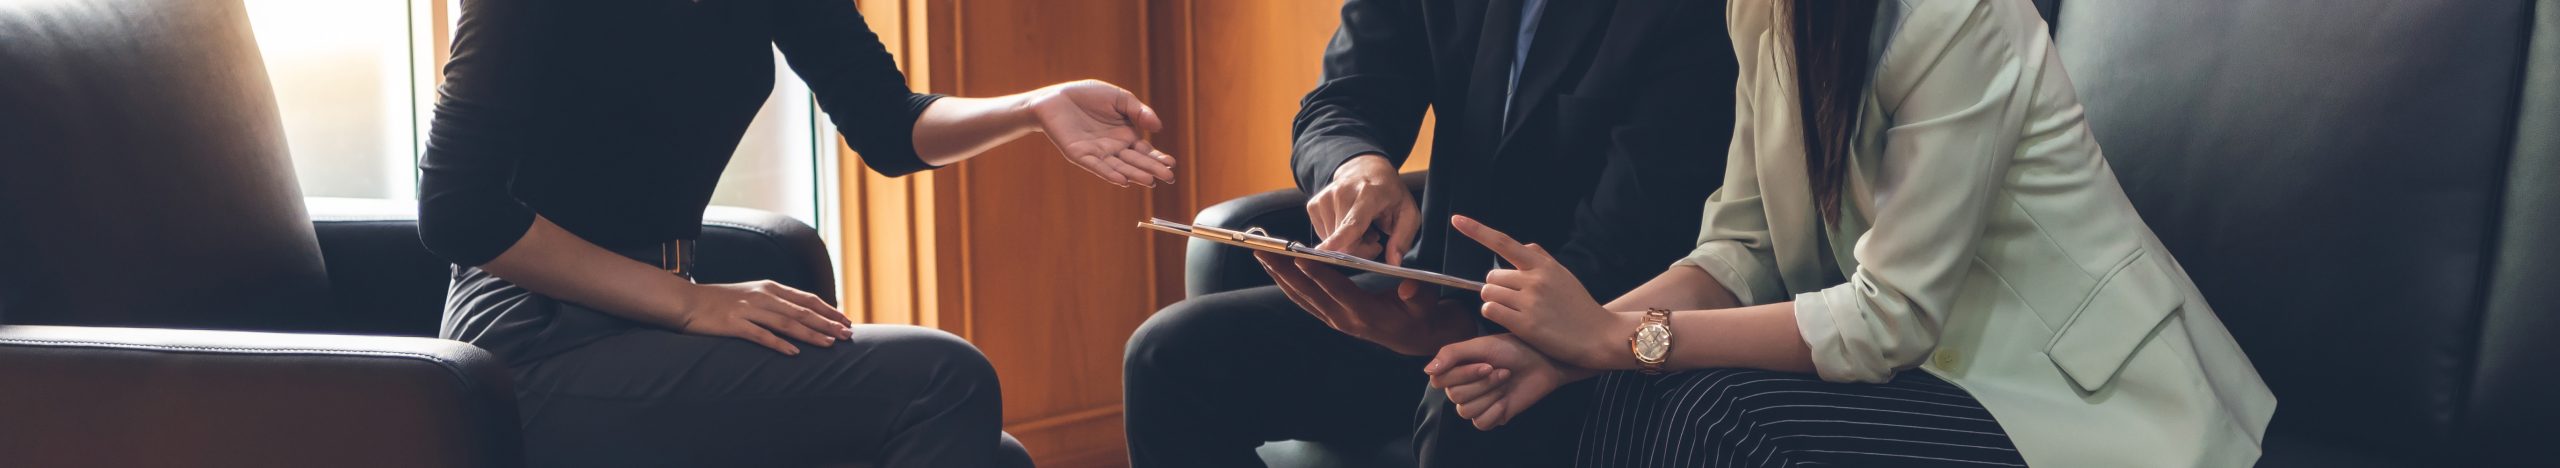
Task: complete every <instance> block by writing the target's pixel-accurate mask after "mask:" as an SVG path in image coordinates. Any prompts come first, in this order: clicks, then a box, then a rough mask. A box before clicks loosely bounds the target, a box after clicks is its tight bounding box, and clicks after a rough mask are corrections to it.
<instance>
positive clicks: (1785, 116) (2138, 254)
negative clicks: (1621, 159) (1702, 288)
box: [1679, 0, 2276, 467]
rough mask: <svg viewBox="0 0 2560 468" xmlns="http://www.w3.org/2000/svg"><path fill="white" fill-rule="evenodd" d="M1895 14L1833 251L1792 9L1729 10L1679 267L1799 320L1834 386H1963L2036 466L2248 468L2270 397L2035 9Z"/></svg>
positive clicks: (1953, 8)
mask: <svg viewBox="0 0 2560 468" xmlns="http://www.w3.org/2000/svg"><path fill="white" fill-rule="evenodd" d="M1849 1H1866V0H1849ZM1880 1H1883V2H1884V3H1885V5H1884V8H1883V12H1882V13H1881V14H1880V15H1878V16H1879V18H1878V24H1877V25H1876V30H1875V31H1876V37H1877V38H1878V42H1877V45H1878V46H1879V47H1876V48H1873V49H1871V55H1872V56H1873V57H1874V65H1873V68H1872V70H1873V73H1872V76H1873V82H1872V83H1870V85H1869V88H1868V92H1867V101H1866V102H1865V105H1864V106H1863V107H1864V109H1863V112H1864V116H1863V117H1862V119H1861V121H1860V122H1859V128H1858V131H1857V132H1856V138H1858V141H1856V142H1855V144H1853V146H1852V149H1853V153H1852V155H1851V157H1850V159H1851V162H1850V168H1849V177H1848V179H1849V183H1848V186H1847V187H1846V188H1845V190H1846V191H1845V192H1844V193H1843V196H1842V197H1841V198H1842V200H1843V204H1844V205H1845V206H1843V207H1842V210H1841V211H1842V219H1841V221H1840V223H1839V225H1838V226H1836V227H1835V228H1834V229H1832V230H1830V231H1827V232H1829V233H1830V235H1829V236H1828V238H1829V239H1831V240H1832V241H1833V242H1831V243H1830V244H1827V245H1826V244H1824V243H1822V242H1821V241H1819V240H1818V239H1819V238H1818V237H1817V231H1816V230H1817V229H1826V228H1825V226H1824V223H1823V222H1822V221H1821V217H1820V215H1819V214H1818V211H1816V210H1815V208H1814V205H1813V195H1812V189H1811V187H1810V185H1809V184H1808V182H1807V177H1806V175H1805V163H1804V158H1805V155H1804V146H1803V141H1802V139H1803V136H1802V135H1803V133H1802V130H1801V127H1800V123H1799V121H1798V113H1797V104H1796V103H1797V100H1796V90H1795V79H1794V73H1795V72H1794V64H1793V62H1794V54H1793V52H1792V51H1791V49H1790V47H1792V45H1791V42H1792V41H1791V40H1790V39H1789V34H1790V28H1789V27H1788V26H1787V25H1788V24H1789V23H1787V22H1786V21H1787V20H1786V17H1785V16H1784V15H1785V11H1784V7H1783V4H1784V3H1786V0H1734V1H1733V2H1731V3H1730V6H1729V7H1728V8H1729V10H1728V11H1727V21H1728V22H1729V26H1730V30H1731V31H1732V34H1733V47H1734V54H1735V57H1736V58H1737V59H1738V60H1739V61H1740V63H1741V76H1740V78H1739V85H1738V87H1737V89H1736V93H1737V96H1735V98H1736V99H1735V101H1736V106H1735V113H1736V115H1735V118H1734V121H1735V126H1734V132H1733V141H1732V147H1731V149H1730V150H1729V151H1728V156H1727V157H1728V161H1727V162H1726V172H1725V180H1724V186H1723V189H1722V190H1718V191H1717V192H1716V193H1715V194H1714V195H1713V196H1711V197H1709V198H1708V200H1707V204H1706V214H1705V227H1704V228H1703V230H1702V232H1701V233H1700V235H1699V240H1698V247H1697V249H1696V250H1695V251H1694V252H1692V253H1691V254H1690V255H1689V256H1688V257H1687V258H1685V259H1683V260H1682V261H1681V262H1680V263H1679V265H1681V266H1687V267H1695V268H1699V269H1702V270H1705V271H1706V272H1707V273H1708V274H1709V275H1712V276H1714V277H1715V278H1716V280H1717V281H1719V282H1721V283H1723V284H1724V285H1725V286H1726V287H1728V288H1730V289H1732V290H1733V294H1734V295H1735V296H1736V297H1739V298H1741V299H1742V300H1743V302H1745V303H1750V304H1764V303H1772V302H1782V301H1788V300H1793V301H1795V303H1796V323H1797V325H1798V327H1799V328H1800V329H1801V330H1802V333H1803V335H1804V340H1805V342H1806V343H1807V344H1809V345H1811V347H1812V349H1813V360H1814V364H1815V368H1816V369H1818V370H1819V373H1820V374H1821V376H1822V378H1823V379H1824V380H1830V381H1837V382H1881V381H1884V380H1886V379H1888V378H1890V377H1891V376H1892V375H1893V373H1894V372H1896V371H1900V370H1905V369H1910V368H1914V367H1917V368H1919V369H1922V370H1925V371H1927V372H1929V373H1931V374H1935V375H1937V376H1939V377H1943V378H1945V379H1946V380H1948V381H1950V382H1954V383H1955V384H1956V385H1960V386H1963V387H1964V388H1965V390H1967V391H1970V392H1972V394H1973V395H1974V396H1975V397H1976V398H1978V399H1980V400H1981V401H1982V404H1983V406H1984V407H1986V408H1988V409H1990V411H1991V414H1992V415H1993V416H1994V417H1995V418H1997V419H1998V420H1999V421H2000V424H2001V426H2002V427H2003V428H2005V429H2006V430H2007V431H2008V433H2009V436H2010V438H2011V439H2013V440H2015V441H2016V443H2017V446H2018V449H2019V451H2020V452H2022V453H2023V454H2024V455H2025V457H2026V459H2027V461H2028V462H2029V463H2030V464H2034V465H2041V466H2069V467H2093V466H2141V467H2161V466H2216V467H2220V466H2248V465H2250V464H2251V463H2253V462H2254V461H2255V460H2256V459H2257V457H2258V454H2259V445H2258V444H2259V441H2260V440H2262V437H2263V434H2265V430H2266V426H2267V420H2268V418H2269V417H2270V415H2271V414H2273V413H2274V411H2275V404H2276V401H2275V396H2274V395H2272V394H2270V393H2268V392H2267V387H2266V384H2265V383H2264V382H2263V381H2261V380H2259V378H2258V373H2257V370H2256V369H2254V368H2252V367H2250V364H2249V358H2248V356H2246V355H2243V354H2242V353H2241V351H2240V347H2239V346H2238V344H2237V343H2234V342H2233V341H2232V339H2231V334H2230V332H2229V331H2227V330H2225V329H2223V327H2222V321H2221V320H2220V319H2219V318H2217V317H2216V316H2215V315H2214V312H2213V309H2212V308H2210V307H2208V306H2206V304H2205V300H2204V297H2203V296H2202V295H2200V294H2198V293H2197V291H2196V289H2195V286H2194V284H2193V283H2191V282H2190V281H2189V280H2188V279H2187V276H2186V273H2185V270H2183V269H2182V268H2181V267H2179V265H2178V262H2177V260H2176V259H2173V258H2170V256H2169V251H2168V250H2167V249H2165V248H2163V247H2162V246H2161V243H2160V241H2159V239H2158V238H2157V237H2155V236H2153V235H2152V233H2151V230H2150V228H2149V227H2148V226H2145V225H2144V224H2143V222H2142V219H2141V218H2140V217H2139V216H2137V215H2136V214H2135V213H2134V209H2133V205H2132V204H2131V203H2130V202H2129V201H2128V200H2127V199H2126V197H2125V195H2124V191H2123V189H2122V188H2121V187H2119V186H2118V185H2117V182H2116V177H2115V173H2114V171H2113V170H2111V169H2109V167H2108V165H2107V160H2106V159H2105V158H2104V157H2102V156H2101V155H2100V153H2099V151H2098V143H2097V141H2096V140H2094V139H2092V137H2091V136H2090V133H2089V129H2088V126H2087V125H2086V124H2085V122H2083V120H2082V116H2081V108H2080V102H2079V98H2078V96H2076V95H2075V94H2074V93H2073V91H2072V87H2071V82H2070V79H2069V78H2068V77H2066V76H2064V74H2063V69H2062V62H2061V60H2060V58H2059V57H2058V56H2057V55H2056V54H2055V52H2054V49H2053V40H2052V38H2051V37H2050V36H2049V35H2048V34H2047V33H2046V27H2045V24H2044V21H2043V19H2042V18H2041V17H2039V16H2037V14H2036V12H2035V8H2034V6H2033V5H2031V4H2029V3H2028V2H2027V1H2025V0H1880ZM1815 249H1832V255H1830V257H1831V258H1834V259H1836V263H1837V264H1836V265H1832V267H1833V268H1836V270H1829V271H1837V272H1841V273H1843V276H1845V277H1846V278H1847V279H1848V281H1847V282H1846V283H1828V282H1826V281H1824V279H1823V278H1825V276H1826V275H1825V273H1826V270H1825V269H1824V268H1823V265H1820V264H1819V263H1820V262H1822V261H1823V260H1822V258H1823V257H1824V255H1822V252H1819V251H1817V250H1815Z"/></svg>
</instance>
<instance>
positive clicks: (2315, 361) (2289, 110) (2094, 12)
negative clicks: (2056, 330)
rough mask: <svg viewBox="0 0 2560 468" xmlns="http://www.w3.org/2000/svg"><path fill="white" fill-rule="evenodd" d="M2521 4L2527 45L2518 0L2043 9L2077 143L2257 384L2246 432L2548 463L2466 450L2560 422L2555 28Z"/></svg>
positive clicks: (2069, 2)
mask: <svg viewBox="0 0 2560 468" xmlns="http://www.w3.org/2000/svg"><path fill="white" fill-rule="evenodd" d="M2539 3H2540V6H2539V7H2538V8H2539V9H2540V14H2541V15H2542V18H2541V19H2540V20H2539V21H2541V22H2542V26H2540V27H2539V29H2540V31H2539V33H2538V34H2537V31H2536V29H2537V27H2536V26H2535V21H2537V20H2536V19H2535V14H2536V9H2537V6H2536V0H2460V1H2407V0H2320V1H2308V0H2298V1H2279V0H2139V1H2134V0H2120V1H2096V0H2065V1H2063V2H2061V6H2060V10H2061V11H2060V13H2061V19H2060V22H2059V24H2058V26H2057V30H2058V33H2057V34H2058V35H2057V42H2058V43H2059V44H2060V46H2061V48H2062V50H2061V54H2062V58H2063V61H2064V63H2065V64H2066V66H2067V68H2068V69H2069V71H2070V72H2071V73H2072V74H2073V79H2074V80H2075V81H2076V85H2077V86H2078V90H2079V92H2080V96H2081V98H2082V99H2083V100H2084V103H2085V104H2086V106H2087V111H2088V118H2089V121H2090V124H2091V126H2092V127H2093V128H2094V130H2095V132H2096V135H2097V138H2098V141H2099V142H2100V143H2101V144H2102V145H2104V147H2105V149H2106V152H2107V156H2108V159H2109V160H2110V161H2111V162H2112V163H2113V164H2114V166H2115V169H2116V173H2117V176H2118V177H2119V178H2121V179H2122V181H2123V182H2124V186H2125V189H2126V190H2127V191H2128V192H2129V193H2130V194H2131V195H2132V197H2133V201H2134V204H2135V206H2136V207H2137V208H2138V209H2140V210H2141V213H2142V216H2143V218H2144V219H2145V220H2146V221H2147V222H2149V223H2150V225H2151V227H2152V229H2153V230H2154V231H2157V232H2158V233H2159V234H2160V235H2161V237H2162V238H2163V240H2164V241H2166V243H2167V244H2168V246H2169V249H2170V250H2171V251H2172V252H2173V253H2174V254H2175V255H2176V256H2177V258H2178V260H2179V261H2180V262H2182V263H2183V264H2184V265H2185V267H2186V269H2187V272H2188V273H2189V274H2190V275H2191V276H2193V277H2194V279H2195V280H2196V281H2197V283H2198V284H2199V285H2200V286H2201V287H2202V289H2203V290H2204V293H2205V296H2206V297H2207V298H2208V299H2210V300H2211V301H2212V303H2213V306H2214V308H2215V309H2216V310H2217V311H2218V312H2220V313H2221V315H2222V318H2223V320H2224V321H2225V322H2226V323H2227V324H2228V325H2230V327H2231V330H2232V333H2233V334H2234V335H2236V336H2237V337H2238V339H2239V340H2240V342H2241V344H2242V345H2243V346H2244V347H2245V348H2246V349H2247V351H2248V353H2249V356H2250V357H2251V358H2252V360H2254V361H2255V363H2256V365H2257V368H2258V371H2259V373H2260V374H2261V375H2263V376H2264V377H2265V378H2266V380H2267V383H2268V385H2269V386H2270V387H2273V389H2274V391H2275V393H2276V396H2277V398H2278V399H2279V400H2280V403H2279V404H2278V407H2277V410H2276V422H2275V427H2274V428H2273V429H2272V430H2271V435H2270V439H2280V438H2287V437H2298V438H2307V439H2314V440H2320V441H2322V442H2319V443H2318V444H2319V445H2326V446H2333V447H2339V448H2350V449H2353V450H2359V451H2365V452H2368V453H2372V454H2376V455H2379V456H2382V457H2386V458H2390V459H2396V460H2402V461H2403V462H2406V461H2408V460H2423V459H2435V458H2434V457H2435V456H2453V457H2480V458H2479V459H2480V460H2524V459H2525V458H2523V457H2524V456H2525V452H2524V451H2526V450H2547V448H2548V447H2547V445H2535V444H2506V445H2504V446H2494V445H2495V444H2489V443H2486V442H2485V441H2488V440H2491V439H2486V438H2483V437H2476V436H2475V435H2476V434H2471V433H2477V432H2495V431H2481V430H2479V428H2482V427H2487V426H2483V425H2484V424H2498V423H2495V422H2493V421H2497V420H2501V419H2503V420H2507V421H2510V422H2511V423H2515V424H2518V425H2517V426H2516V427H2517V428H2519V429H2521V430H2523V431H2527V432H2523V433H2522V434H2543V435H2544V436H2543V437H2547V434H2550V432H2549V431H2548V430H2546V429H2523V428H2525V427H2527V426H2523V425H2521V422H2522V421H2535V420H2538V421H2540V424H2548V422H2549V421H2552V420H2555V418H2560V411H2554V409H2555V405H2560V403H2554V402H2553V400H2552V399H2551V398H2549V396H2550V395H2552V393H2551V390H2549V389H2551V388H2554V385H2555V384H2560V382H2555V381H2554V379H2553V376H2554V375H2555V374H2554V371H2552V370H2550V369H2551V367H2550V365H2549V364H2548V362H2549V361H2548V359H2549V358H2550V357H2551V356H2555V355H2560V354H2553V353H2554V350H2555V349H2560V348H2555V347H2554V345H2551V344H2548V343H2550V342H2551V341H2552V340H2553V338H2551V336H2552V335H2553V334H2555V333H2560V319H2555V318H2554V317H2553V316H2554V314H2555V312H2560V293H2555V292H2553V290H2554V289H2560V251H2555V249H2560V247H2555V246H2552V245H2550V243H2551V242H2553V241H2554V240H2555V237H2553V236H2554V235H2555V234H2560V193H2555V190H2554V188H2553V186H2554V185H2555V184H2560V180H2555V179H2560V142H2555V141H2554V140H2553V138H2555V135H2554V132H2555V131H2560V122H2555V120H2554V119H2553V116H2552V115H2551V114H2553V113H2554V112H2555V111H2560V107H2555V106H2554V105H2553V103H2552V102H2551V100H2552V99H2553V98H2552V97H2551V94H2552V93H2553V92H2555V91H2560V90H2555V88H2560V84H2555V83H2560V77H2554V76H2553V71H2554V70H2553V67H2554V66H2555V64H2554V62H2553V58H2554V52H2555V50H2554V49H2555V48H2554V47H2552V45H2551V44H2550V43H2549V41H2551V40H2552V39H2551V36H2552V35H2553V34H2560V30H2555V29H2554V28H2552V27H2551V23H2552V20H2551V15H2552V14H2553V13H2554V12H2553V11H2552V10H2553V8H2554V6H2553V3H2554V2H2553V1H2551V0H2541V1H2540V2H2539ZM2536 36H2541V37H2538V38H2537V37H2536ZM2537 40H2538V41H2544V43H2543V44H2541V46H2540V47H2538V48H2535V47H2531V44H2532V43H2533V42H2534V41H2537ZM2529 68H2530V69H2533V70H2536V71H2534V72H2533V75H2532V76H2533V78H2532V79H2531V82H2532V83H2533V84H2531V85H2528V84H2527V83H2528V79H2527V76H2528V75H2527V70H2528V69H2529ZM2520 98H2525V99H2523V101H2525V102H2539V103H2540V104H2538V106H2539V107H2537V108H2535V109H2538V110H2528V109H2521V108H2520V107H2519V104H2518V103H2519V102H2520ZM2537 100H2538V101H2537ZM2528 107H2530V106H2528ZM2531 112H2538V113H2539V115H2531V116H2527V117H2525V118H2522V119H2521V120H2520V116H2525V115H2526V114H2528V113H2531ZM2484 328H2485V329H2486V331H2487V332H2488V333H2487V334H2486V335H2485V336H2487V338H2486V339H2484V338H2483V336H2484V334H2483V332H2484ZM2537 340H2538V341H2540V343H2535V341H2537ZM2528 352H2531V353H2538V354H2522V353H2528ZM2529 356H2534V357H2538V358H2539V362H2541V363H2542V364H2539V365H2540V366H2542V367H2541V369H2532V368H2528V367H2527V366H2528V365H2527V364H2524V360H2525V359H2528V358H2529ZM2518 392H2535V393H2518ZM2527 395H2540V397H2538V398H2536V397H2527ZM2491 400H2494V401H2500V402H2503V403H2497V406H2492V407H2483V406H2481V404H2482V403H2484V402H2487V401H2491ZM2492 413H2495V414H2492ZM2502 436H2503V437H2531V436H2527V435H2520V434H2506V435H2502ZM2517 440H2522V439H2517ZM2543 442H2548V441H2547V440H2545V441H2543ZM2276 445H2277V443H2276V442H2275V441H2273V440H2271V442H2270V452H2269V457H2270V458H2271V459H2273V458H2277V457H2278V456H2279V455H2282V454H2279V453H2277V451H2278V450H2279V447H2277V446H2276ZM2454 459H2462V458H2454ZM2438 460H2441V459H2438Z"/></svg>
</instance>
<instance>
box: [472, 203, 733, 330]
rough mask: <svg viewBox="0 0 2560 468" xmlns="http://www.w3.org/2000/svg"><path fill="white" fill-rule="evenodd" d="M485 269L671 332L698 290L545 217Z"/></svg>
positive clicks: (483, 267) (536, 220)
mask: <svg viewBox="0 0 2560 468" xmlns="http://www.w3.org/2000/svg"><path fill="white" fill-rule="evenodd" d="M480 269H481V270H485V271H488V272H489V273H490V274H493V275H497V276H498V277H499V278H502V279H505V280H507V282H510V283H515V285H517V286H522V287H524V288H525V289H528V290H532V291H533V292H536V293H540V294H542V295H544V296H550V297H552V298H556V299H560V300H564V301H568V302H574V303H578V304H582V305H586V306H588V307H592V308H595V309H596V310H599V311H603V312H605V313H608V314H613V315H615V316H618V317H622V318H625V319H631V320H635V321H639V322H643V323H649V324H654V325H658V326H663V327H668V328H678V327H680V326H682V325H683V324H684V317H683V315H684V310H685V309H686V304H685V303H684V301H685V300H686V295H685V289H686V287H688V286H692V285H693V283H690V282H687V281H685V280H684V279H683V278H678V277H676V275H673V274H668V273H667V272H666V270H660V269H658V268H657V267H654V266H650V265H648V264H644V263H640V262H639V261H635V260H632V259H630V258H628V257H623V256H622V255H620V254H616V253H613V251H610V250H605V249H604V248H603V247H598V246H596V245H595V244H593V243H589V242H587V240H586V239H581V238H579V237H578V236H577V235H576V234H571V233H569V231H568V230H566V229H561V228H560V226H559V225H555V224H551V220H549V219H545V218H542V217H540V216H535V217H534V219H533V226H532V227H530V228H527V229H525V233H524V237H523V238H521V239H518V240H516V243H515V245H514V246H512V247H508V248H507V251H506V252H505V253H501V254H498V258H496V259H493V260H490V261H489V263H486V264H482V265H480Z"/></svg>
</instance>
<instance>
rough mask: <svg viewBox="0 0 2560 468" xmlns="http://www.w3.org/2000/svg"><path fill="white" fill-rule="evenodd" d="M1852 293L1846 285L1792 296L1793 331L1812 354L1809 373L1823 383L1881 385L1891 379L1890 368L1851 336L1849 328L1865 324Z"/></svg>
mask: <svg viewBox="0 0 2560 468" xmlns="http://www.w3.org/2000/svg"><path fill="white" fill-rule="evenodd" d="M1854 294H1856V292H1855V291H1851V290H1848V289H1847V288H1846V285H1842V286H1838V287H1832V288H1827V289H1823V290H1820V291H1814V292H1809V293H1804V294H1798V295H1796V300H1795V305H1796V332H1797V333H1798V334H1800V335H1802V336H1803V337H1804V344H1805V348H1807V349H1810V350H1812V351H1813V371H1814V374H1815V375H1818V376H1821V377H1822V380H1823V381H1827V382H1853V383H1884V382H1885V381H1888V380H1893V374H1894V369H1893V368H1892V367H1891V366H1883V365H1878V364H1877V363H1876V360H1875V359H1859V358H1858V357H1859V356H1874V355H1876V351H1875V350H1874V349H1873V348H1875V346H1874V345H1873V343H1869V342H1868V341H1870V340H1868V339H1865V338H1861V337H1857V336H1851V335H1849V334H1848V333H1847V331H1848V330H1850V328H1849V327H1852V326H1855V325H1857V324H1860V323H1865V321H1866V319H1865V317H1862V316H1861V314H1863V312H1861V311H1860V310H1859V308H1858V306H1857V304H1856V303H1854V302H1844V301H1856V300H1858V299H1857V298H1856V297H1842V296H1844V295H1854Z"/></svg>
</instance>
